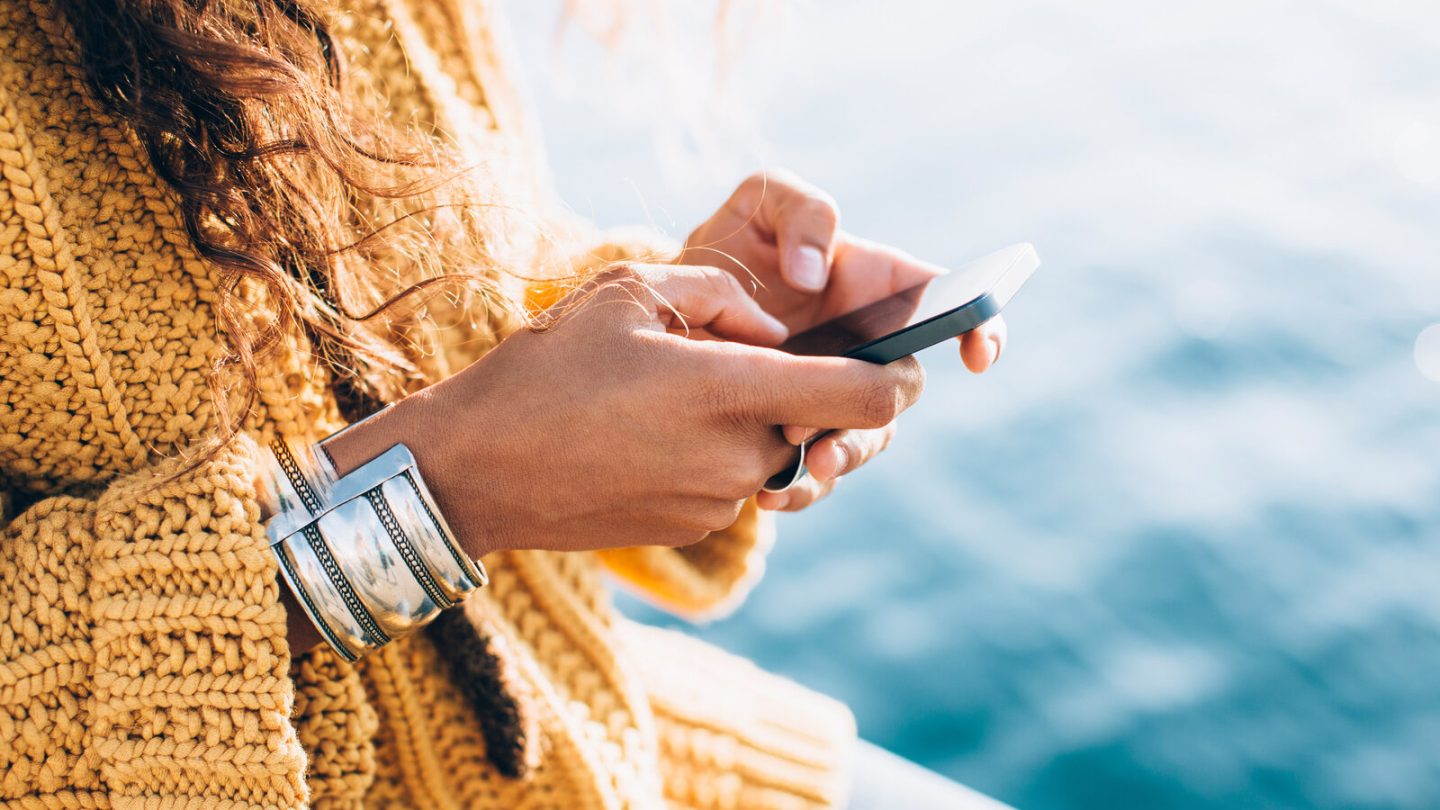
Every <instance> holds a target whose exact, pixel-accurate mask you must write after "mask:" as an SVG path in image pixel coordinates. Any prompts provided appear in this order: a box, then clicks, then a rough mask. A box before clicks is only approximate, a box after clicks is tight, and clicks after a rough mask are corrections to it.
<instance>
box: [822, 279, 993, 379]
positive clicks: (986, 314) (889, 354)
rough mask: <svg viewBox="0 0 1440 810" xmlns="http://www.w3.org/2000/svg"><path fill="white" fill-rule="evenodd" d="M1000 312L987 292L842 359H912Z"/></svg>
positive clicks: (880, 360)
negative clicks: (917, 353) (911, 357)
mask: <svg viewBox="0 0 1440 810" xmlns="http://www.w3.org/2000/svg"><path fill="white" fill-rule="evenodd" d="M1000 310H1001V306H1000V303H999V302H998V301H996V300H995V297H994V296H993V295H991V294H990V293H988V292H987V293H985V294H984V295H982V296H980V297H979V298H976V299H975V300H973V301H970V302H968V303H964V304H961V305H960V306H958V307H956V308H954V309H951V310H946V311H945V312H942V313H940V314H939V315H935V316H933V317H931V318H927V319H926V320H923V321H921V322H919V323H912V324H910V325H909V326H906V327H905V328H903V329H899V330H896V331H894V332H891V333H890V334H888V335H881V336H880V337H878V338H875V339H874V340H871V341H868V342H866V343H863V344H861V345H859V346H856V347H855V348H853V349H850V350H849V351H846V352H845V353H844V354H843V355H841V356H842V357H851V358H854V359H856V360H864V361H866V362H869V363H878V364H881V365H884V364H885V363H893V362H895V361H896V360H899V359H900V358H902V357H909V356H910V355H912V354H914V353H916V352H918V351H920V350H921V349H928V348H930V347H931V346H934V345H935V344H937V343H942V342H944V341H947V340H949V339H950V338H953V337H956V336H958V335H963V334H965V333H966V332H969V331H970V330H971V329H974V328H975V327H977V326H980V325H981V324H983V323H985V322H986V321H988V320H990V319H991V318H993V317H995V316H996V315H999V314H1000Z"/></svg>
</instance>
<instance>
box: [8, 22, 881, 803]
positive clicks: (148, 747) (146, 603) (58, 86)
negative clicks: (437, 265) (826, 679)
mask: <svg viewBox="0 0 1440 810" xmlns="http://www.w3.org/2000/svg"><path fill="white" fill-rule="evenodd" d="M352 5H353V7H354V8H353V11H352V12H350V13H348V14H346V15H345V17H344V19H343V20H341V21H340V22H339V24H337V26H336V30H337V33H338V34H339V35H340V36H341V37H342V38H344V40H345V43H346V47H347V48H348V49H349V50H350V51H351V52H352V54H353V55H355V56H354V58H355V59H356V60H357V62H358V64H357V69H358V72H359V73H361V74H362V75H369V76H371V77H372V78H373V79H375V80H376V81H372V82H371V83H370V85H371V86H383V87H384V88H385V93H386V98H385V99H384V102H385V103H386V104H388V105H390V106H391V107H392V108H393V109H394V110H395V111H396V112H397V114H403V115H417V114H418V115H427V116H430V117H431V118H432V119H433V120H434V121H436V122H437V125H439V126H445V127H448V128H449V129H450V130H451V131H464V132H469V133H473V134H470V135H467V136H466V137H467V138H468V140H467V141H466V143H467V144H468V145H467V147H466V148H468V149H471V150H474V151H476V152H482V153H484V154H485V155H487V156H508V155H513V157H507V158H505V160H506V161H508V162H507V164H506V165H508V166H510V167H511V169H512V171H511V172H509V173H507V174H506V175H505V176H504V177H503V178H501V179H498V180H497V182H498V183H500V189H499V190H500V191H501V193H502V194H506V195H512V196H513V197H515V198H516V199H521V198H536V199H539V198H542V197H544V195H545V191H544V187H545V181H544V170H543V167H542V166H541V164H540V163H539V162H538V161H537V160H534V159H533V156H532V157H527V155H533V151H534V150H533V143H534V135H533V131H532V130H530V128H529V126H528V124H527V123H526V117H525V114H524V110H523V108H522V107H521V106H520V105H519V104H518V103H517V102H516V99H515V95H514V93H513V92H512V89H511V85H510V84H509V83H507V81H506V72H505V70H504V69H503V64H502V61H501V59H500V58H499V57H498V56H497V55H496V54H497V50H498V49H499V48H500V47H501V45H502V43H500V42H498V41H497V40H496V36H495V35H496V30H495V25H494V21H493V18H492V10H491V9H489V8H488V7H487V5H486V4H485V3H483V2H480V0H413V2H410V1H409V0H365V1H364V2H361V0H356V2H354V3H353V4H352ZM362 84H363V82H362ZM0 173H3V177H0V526H3V527H4V529H3V534H0V805H3V806H5V807H25V808H40V807H47V808H48V807H110V806H114V807H156V808H159V807H166V808H170V807H176V808H178V807H196V808H199V807H205V808H237V809H238V808H259V807H300V806H304V805H310V806H315V807H356V808H358V807H424V808H430V807H438V808H448V807H455V808H611V807H658V806H663V805H665V804H668V805H669V806H673V807H694V808H709V807H716V808H720V807H744V808H749V807H806V806H815V805H826V804H832V803H834V802H835V801H836V800H837V799H838V798H839V796H840V794H841V792H842V782H843V780H842V779H841V778H840V772H839V767H838V763H839V760H840V759H841V754H842V752H843V750H844V748H845V747H846V746H847V745H848V744H849V740H850V738H851V736H852V735H853V723H852V721H851V719H850V716H849V714H848V713H847V712H846V711H845V710H844V708H843V707H841V706H839V705H838V704H835V703H834V702H832V701H830V700H827V699H825V698H822V697H820V696H817V695H814V694H813V693H810V692H807V691H805V690H803V689H801V688H799V687H797V686H795V685H793V684H790V683H788V682H786V681H783V680H781V679H778V678H775V677H773V676H769V675H766V674H764V673H762V672H760V671H759V670H757V669H755V668H754V667H753V666H751V665H749V664H747V663H745V662H743V661H740V660H738V659H735V658H733V657H731V656H729V655H726V654H724V653H722V652H719V651H717V650H714V649H712V648H709V647H707V646H705V645H703V644H700V643H698V642H695V641H693V640H690V639H687V638H685V637H683V636H680V635H677V634H674V633H670V632H664V631H657V630H654V629H648V628H642V627H639V626H637V625H634V624H632V623H630V622H628V621H626V620H624V619H622V618H620V617H619V616H617V615H616V614H615V612H614V610H613V609H612V608H611V606H610V602H609V598H608V596H607V594H606V591H605V587H604V584H603V581H602V573H601V569H602V566H603V565H606V564H608V565H609V567H610V568H611V569H612V570H614V571H616V572H617V573H619V574H620V575H621V576H623V577H624V578H626V579H629V580H631V581H632V582H634V583H636V584H637V585H639V586H640V587H641V588H642V589H644V590H646V591H648V592H649V593H650V594H651V595H652V596H654V597H655V598H656V599H657V600H659V601H661V602H663V603H665V604H669V605H671V606H674V607H676V608H680V609H684V610H689V611H703V610H705V609H708V608H713V607H715V606H717V605H721V604H722V603H726V602H733V600H734V599H735V598H737V597H738V595H739V594H740V592H741V591H742V590H743V588H744V586H745V585H746V583H748V582H749V581H750V580H751V579H753V577H754V576H755V575H756V574H757V573H758V571H759V565H760V562H759V561H760V558H761V557H762V556H763V552H764V549H765V546H766V544H767V542H768V529H767V526H766V524H765V523H764V522H763V520H762V519H761V516H760V515H759V514H758V513H757V512H756V511H755V510H753V509H748V510H746V512H745V513H744V515H743V516H742V518H741V520H740V521H739V522H738V523H737V524H736V525H735V526H734V527H732V528H731V529H730V530H729V531H727V532H722V533H717V534H716V535H714V536H712V537H710V538H708V539H707V540H705V541H703V542H702V543H700V544H698V545H696V546H694V547H692V548H689V549H685V550H682V551H672V550H668V549H654V548H642V549H634V550H625V551H618V552H612V553H608V554H605V555H591V554H554V553H541V552H524V553H505V554H496V555H492V556H491V557H490V558H487V559H486V560H485V562H486V564H487V565H488V566H489V567H490V571H491V574H492V580H493V581H492V584H491V585H490V587H488V588H486V589H484V590H483V591H481V592H480V593H479V594H477V595H476V597H474V598H472V599H471V600H470V601H469V602H468V603H467V605H466V612H467V616H469V617H470V618H471V620H472V621H476V622H483V623H484V624H485V626H486V628H487V629H488V631H490V632H492V633H494V635H495V638H496V646H497V647H498V648H499V649H501V650H502V652H503V655H504V657H505V658H506V660H507V663H508V664H509V665H510V666H511V667H512V669H513V670H514V671H515V672H516V673H518V684H519V685H518V689H519V690H520V691H521V692H522V693H523V695H524V698H525V702H526V705H527V706H528V707H529V709H530V711H531V712H532V714H533V716H532V718H531V719H532V720H533V721H534V722H535V723H536V724H537V726H538V729H539V735H540V750H541V760H540V763H539V765H538V767H536V768H534V769H533V770H532V772H531V773H530V774H529V775H528V776H527V777H525V778H524V779H522V780H508V779H506V778H504V777H502V776H500V775H499V774H497V773H496V772H495V771H494V770H493V768H492V767H491V766H490V764H489V763H488V762H487V760H486V759H485V756H484V742H483V740H482V737H481V735H480V731H479V728H478V724H477V722H476V718H475V716H473V713H472V712H473V710H472V709H471V708H470V704H469V703H467V702H466V701H465V700H464V699H463V697H462V696H461V694H460V693H459V692H458V690H457V689H456V687H455V686H454V684H452V683H451V682H450V680H449V678H448V677H447V675H446V674H445V672H446V667H445V665H444V662H443V661H442V660H440V658H439V654H438V653H437V650H436V649H435V648H434V646H433V644H432V643H431V642H430V641H429V639H428V637H427V636H425V635H424V634H420V635H418V636H413V637H410V638H408V639H404V640H401V641H399V642H396V643H394V644H392V645H391V646H389V647H387V648H385V649H384V650H382V651H381V652H380V653H378V654H376V655H374V656H372V657H370V658H368V659H365V660H363V661H362V662H360V663H359V664H357V665H354V666H351V665H347V664H345V663H343V662H341V661H339V660H338V659H337V658H336V657H335V656H334V655H332V654H330V653H329V652H328V651H327V650H317V651H314V652H311V653H308V654H305V655H303V656H299V657H297V658H296V659H295V660H294V665H293V666H292V659H291V655H290V651H289V650H288V649H287V645H286V640H285V639H286V636H285V613H284V608H283V607H282V605H281V603H280V602H279V601H278V594H279V586H278V585H277V581H276V571H275V563H274V560H273V558H272V557H271V555H270V554H269V553H268V550H267V548H266V546H265V539H264V535H263V532H262V529H261V527H260V526H259V524H258V515H259V508H258V505H257V503H256V500H255V492H254V484H253V482H254V481H255V478H256V475H255V472H256V463H257V462H256V459H257V450H256V448H257V447H258V446H263V443H264V442H266V441H268V440H269V438H270V437H271V436H273V435H274V434H275V433H276V432H282V433H285V434H289V435H295V436H301V437H304V436H309V437H318V436H320V435H323V434H324V433H326V432H328V431H330V430H332V429H334V428H335V427H338V424H337V417H336V415H335V414H336V408H335V405H334V402H333V401H332V400H331V398H330V396H329V394H328V393H327V390H328V387H327V386H326V385H325V384H324V382H323V381H319V380H315V379H313V378H312V377H313V375H311V374H310V373H309V369H310V368H311V364H310V363H309V362H308V361H307V358H306V357H305V353H304V352H303V351H299V350H295V351H290V352H288V353H282V354H281V356H280V357H278V358H277V359H274V360H273V361H268V362H272V363H273V364H274V365H273V367H268V368H266V369H265V373H264V374H263V375H262V384H261V390H260V392H259V403H258V406H257V413H256V416H255V418H254V419H253V420H252V427H251V428H250V429H248V430H247V431H246V433H245V434H244V435H243V436H241V437H240V438H239V439H238V440H237V441H236V442H235V443H234V444H233V445H232V446H230V447H229V448H228V449H227V450H226V451H225V452H224V453H223V454H222V455H221V456H220V457H219V458H217V459H216V460H215V461H213V462H211V463H207V464H206V465H204V466H202V467H201V468H200V469H198V470H196V471H194V472H191V473H188V474H186V475H184V476H182V477H180V478H178V479H175V480H172V481H170V482H169V483H165V484H163V485H161V486H159V487H156V486H154V482H155V480H156V474H157V473H158V472H164V471H165V470H166V468H167V467H169V466H170V465H172V464H173V463H174V462H173V461H170V460H167V458H168V457H169V456H172V455H173V454H174V453H175V452H176V451H177V450H178V449H180V448H182V447H184V446H185V445H186V444H188V443H190V442H192V441H194V440H195V438H196V437H197V436H199V435H200V434H202V433H203V432H204V431H205V430H207V429H209V428H211V427H213V424H212V409H211V406H210V403H209V402H208V394H207V376H206V375H207V373H208V369H209V368H210V366H211V363H212V362H213V361H214V360H215V359H216V357H217V353H218V352H220V351H222V350H223V347H222V346H221V345H220V344H219V342H218V341H219V338H218V337H217V326H216V320H215V316H214V304H215V301H216V297H217V289H216V276H215V274H214V272H213V270H212V268H210V267H208V266H207V265H206V264H205V263H204V262H203V261H201V260H199V259H197V258H196V256H195V253H194V251H193V250H192V248H191V246H190V244H189V242H188V239H187V237H186V234H185V232H184V230H183V227H182V225H181V222H180V219H179V216H178V213H177V210H178V209H177V207H176V203H175V200H174V198H173V195H172V193H171V192H170V190H169V189H168V188H166V187H165V186H164V185H163V184H162V183H160V182H159V181H158V180H157V179H156V178H155V176H154V175H153V173H152V172H151V170H150V169H149V167H148V163H147V159H146V157H145V154H144V152H143V150H141V149H139V148H138V147H137V146H136V143H135V141H134V139H133V135H132V134H131V133H129V132H128V131H126V130H125V128H124V127H121V126H119V125H117V124H116V123H115V122H114V121H113V120H111V119H109V118H107V117H106V115H104V114H103V113H102V112H100V111H99V110H98V108H97V107H96V105H95V104H94V103H93V102H92V100H91V99H89V98H88V97H87V95H86V93H85V91H84V85H83V81H82V79H81V77H80V74H79V72H78V70H77V68H76V67H75V60H74V53H73V44H72V40H71V38H70V35H69V33H68V29H67V28H66V26H65V24H64V23H63V22H62V20H61V18H60V16H59V15H58V14H57V13H56V11H55V9H53V8H52V7H51V5H50V4H49V3H48V2H44V0H28V2H27V0H9V1H8V2H5V3H3V4H0ZM517 239H519V237H517ZM576 247H581V246H578V245H577V246H576ZM525 249H526V246H524V245H521V246H520V248H519V249H518V250H516V251H514V253H513V255H517V256H523V255H525ZM535 251H538V248H534V250H533V251H532V252H535ZM622 252H623V251H622V249H621V248H620V247H618V246H611V247H608V248H606V247H597V248H595V249H593V250H591V251H590V253H591V255H596V256H602V257H604V256H615V255H622ZM456 331H457V330H455V329H450V330H447V335H448V336H445V335H441V336H437V337H435V340H436V341H437V344H436V345H438V346H440V347H441V349H442V351H439V352H437V353H436V354H435V356H434V357H433V362H434V363H436V364H438V366H437V370H438V372H439V373H441V374H443V373H447V372H448V371H450V370H456V369H458V368H461V367H463V365H464V364H465V363H467V362H469V360H471V359H473V357H474V356H476V354H477V353H478V352H480V351H483V350H484V349H485V348H486V347H488V346H489V345H492V344H493V342H494V338H493V336H490V335H487V334H483V333H479V332H476V333H474V334H471V335H468V336H466V335H462V336H461V337H460V338H456V337H455V335H454V333H455V332H456ZM467 337H468V339H466V338H467ZM537 373H543V372H542V371H539V370H537ZM602 558H603V559H602Z"/></svg>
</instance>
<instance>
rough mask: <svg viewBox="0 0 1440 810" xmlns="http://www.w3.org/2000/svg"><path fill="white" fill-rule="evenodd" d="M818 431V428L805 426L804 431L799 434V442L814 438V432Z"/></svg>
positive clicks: (802, 442)
mask: <svg viewBox="0 0 1440 810" xmlns="http://www.w3.org/2000/svg"><path fill="white" fill-rule="evenodd" d="M819 432H820V428H805V431H804V432H803V433H801V434H800V443H801V444H804V443H805V442H808V441H810V440H811V439H813V438H815V434H816V433H819Z"/></svg>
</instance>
